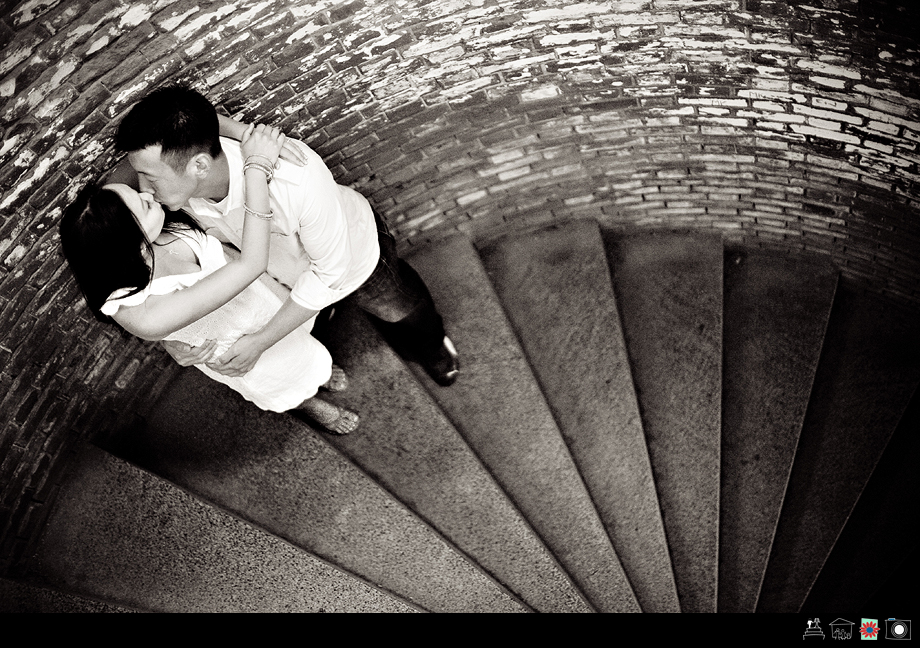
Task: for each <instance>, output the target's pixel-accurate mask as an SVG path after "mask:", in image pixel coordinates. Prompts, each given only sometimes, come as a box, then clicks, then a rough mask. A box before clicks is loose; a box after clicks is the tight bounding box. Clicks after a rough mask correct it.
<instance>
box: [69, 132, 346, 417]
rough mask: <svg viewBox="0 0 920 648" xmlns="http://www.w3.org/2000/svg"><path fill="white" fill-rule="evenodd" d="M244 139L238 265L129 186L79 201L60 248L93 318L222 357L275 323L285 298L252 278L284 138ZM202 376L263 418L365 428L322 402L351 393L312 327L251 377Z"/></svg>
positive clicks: (89, 193)
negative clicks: (211, 345) (283, 416)
mask: <svg viewBox="0 0 920 648" xmlns="http://www.w3.org/2000/svg"><path fill="white" fill-rule="evenodd" d="M241 140H242V151H243V155H244V159H245V160H246V164H245V171H244V173H245V183H246V199H245V206H246V220H245V225H244V229H243V245H242V250H241V254H240V257H239V258H238V259H234V260H231V261H230V262H227V260H226V258H225V257H224V253H223V248H222V246H221V244H220V242H219V241H218V240H217V239H215V238H213V237H211V236H208V235H206V234H205V233H204V232H203V231H202V230H201V228H200V227H198V225H197V224H196V223H195V222H194V221H192V220H191V218H189V217H188V216H187V215H185V214H184V213H181V212H169V213H167V212H166V211H165V210H164V209H163V208H162V207H161V206H160V205H159V204H158V203H156V202H154V201H153V199H152V197H151V196H150V195H149V194H144V193H138V192H137V191H135V190H134V189H132V188H131V187H129V186H127V185H124V184H108V185H105V186H104V187H102V188H96V187H88V188H87V189H85V190H84V191H83V192H81V194H80V195H79V196H78V198H77V200H76V201H75V203H74V204H73V205H71V206H70V207H69V208H68V209H67V211H66V213H65V215H64V218H63V219H62V221H61V243H62V246H63V248H64V254H65V256H66V257H67V260H68V262H69V263H70V266H71V268H72V269H73V271H74V274H75V276H76V278H77V283H78V284H79V285H80V288H81V290H82V291H83V294H84V296H85V298H86V301H87V304H88V305H89V307H90V309H92V310H93V311H94V312H95V313H96V314H97V315H100V316H108V317H111V318H112V319H113V320H114V321H115V322H117V323H118V324H119V325H120V326H122V328H124V329H125V330H127V331H128V332H130V333H132V334H134V335H137V336H138V337H141V338H143V339H145V340H178V341H181V342H184V343H187V344H190V345H192V346H197V345H200V344H202V343H204V341H205V340H214V341H216V343H217V347H218V348H217V351H216V353H215V354H214V356H215V357H216V356H219V355H220V354H221V353H223V352H224V351H225V350H226V349H227V348H229V347H230V346H231V345H232V344H233V342H234V341H236V340H237V339H238V338H239V337H241V336H242V335H245V334H248V333H253V332H255V331H258V330H259V329H260V328H261V327H262V326H264V325H265V323H266V322H268V320H269V319H271V317H272V316H273V315H274V314H275V312H276V311H277V310H278V308H279V307H280V306H281V300H280V299H279V298H278V297H277V296H275V294H274V293H273V292H272V291H271V290H270V289H269V288H268V287H267V286H265V285H263V284H262V283H261V282H259V281H256V279H257V278H258V277H259V275H260V274H262V273H263V272H264V271H265V269H266V267H267V265H268V249H269V241H270V237H271V208H270V203H269V194H268V182H269V180H270V174H271V173H272V167H273V165H274V164H275V162H276V161H277V159H278V156H279V153H280V151H281V149H282V147H283V144H284V135H283V134H282V133H281V132H280V131H279V130H278V129H275V128H271V127H267V126H262V125H259V126H249V127H248V128H246V130H245V132H244V133H243V135H242V137H241ZM196 366H197V367H198V368H199V369H201V370H202V371H204V372H205V373H206V374H207V375H208V376H210V377H211V378H213V379H215V380H218V381H220V382H222V383H224V384H226V385H228V386H229V387H231V388H233V389H235V390H236V391H238V392H239V393H240V394H242V395H243V396H244V397H245V398H246V399H248V400H250V401H252V402H254V403H255V404H256V405H258V406H259V407H261V408H262V409H265V410H270V411H276V412H280V411H287V410H291V409H300V410H302V411H304V412H305V413H306V414H307V415H308V416H310V417H311V418H313V419H314V420H315V421H317V423H319V424H320V425H322V426H323V427H325V428H326V429H327V430H329V431H330V432H333V433H335V434H348V433H350V432H352V431H354V430H355V429H356V427H357V425H358V416H357V414H355V413H354V412H350V411H348V410H344V409H342V408H339V407H337V406H335V405H333V404H331V403H328V402H326V401H323V400H321V399H319V398H316V397H315V394H316V391H317V389H318V388H320V387H324V388H326V389H328V390H330V391H338V390H339V389H342V388H344V385H345V376H344V373H343V372H342V371H341V369H339V368H337V367H334V366H333V365H332V359H331V357H330V356H329V352H328V351H327V350H326V348H325V347H323V345H322V344H320V343H319V342H318V341H317V340H316V339H315V338H313V337H312V336H311V335H310V328H309V323H308V324H306V325H304V326H302V327H300V328H298V329H296V330H295V331H294V332H292V333H291V334H290V335H288V336H287V337H285V338H284V339H282V340H281V341H280V342H278V343H277V344H276V345H275V346H273V347H271V348H270V349H269V350H268V351H266V353H265V354H263V356H262V358H261V359H260V360H259V362H258V363H256V366H255V367H254V368H253V369H252V370H251V371H249V372H248V373H247V374H245V375H243V376H240V377H228V376H223V375H221V374H219V373H217V372H214V371H212V370H211V369H209V368H208V367H207V366H206V365H196Z"/></svg>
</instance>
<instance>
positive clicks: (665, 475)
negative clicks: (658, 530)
mask: <svg viewBox="0 0 920 648" xmlns="http://www.w3.org/2000/svg"><path fill="white" fill-rule="evenodd" d="M605 243H606V244H607V249H608V257H609V258H610V261H611V275H612V278H613V285H614V291H615V293H616V299H617V305H618V307H619V310H620V316H621V317H622V318H623V333H624V337H625V339H626V348H627V350H628V352H629V358H630V364H631V366H632V371H633V381H634V384H635V387H636V395H637V397H638V400H639V408H640V411H641V413H642V424H643V428H644V430H645V436H646V441H647V443H648V449H649V456H650V458H651V461H652V469H653V472H654V475H655V485H656V488H657V491H658V501H659V503H660V504H661V511H662V517H663V519H664V528H665V531H666V533H667V536H668V546H669V548H670V550H671V561H672V564H673V567H674V576H675V579H676V581H677V592H678V595H679V597H680V605H681V609H682V610H683V611H684V612H715V610H716V584H717V579H718V541H719V461H720V460H719V450H720V436H721V423H720V421H721V407H722V403H721V387H722V255H723V250H722V241H721V240H720V239H719V238H718V237H710V236H704V235H690V234H686V235H685V234H646V235H638V236H631V237H625V238H622V237H617V236H615V235H611V234H608V235H606V236H605Z"/></svg>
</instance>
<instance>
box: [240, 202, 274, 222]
mask: <svg viewBox="0 0 920 648" xmlns="http://www.w3.org/2000/svg"><path fill="white" fill-rule="evenodd" d="M243 210H244V211H245V212H246V215H247V216H249V215H250V214H251V215H253V216H255V217H256V218H261V219H262V220H271V219H272V216H273V214H272V210H271V209H269V210H268V213H267V214H263V213H262V212H257V211H255V210H254V209H250V208H249V207H247V206H246V203H243Z"/></svg>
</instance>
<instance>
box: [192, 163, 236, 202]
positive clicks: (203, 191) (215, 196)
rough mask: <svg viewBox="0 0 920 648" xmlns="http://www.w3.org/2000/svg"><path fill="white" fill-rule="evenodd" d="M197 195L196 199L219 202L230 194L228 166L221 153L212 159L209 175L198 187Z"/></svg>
mask: <svg viewBox="0 0 920 648" xmlns="http://www.w3.org/2000/svg"><path fill="white" fill-rule="evenodd" d="M197 193H198V196H197V197H198V198H206V199H208V200H213V201H214V202H220V201H221V200H223V199H224V198H226V197H227V194H229V193H230V165H229V163H228V162H227V156H226V155H225V154H224V153H223V152H221V154H220V155H219V156H218V157H216V158H214V164H213V166H212V167H211V173H209V174H208V177H207V178H205V180H204V182H202V184H201V185H200V186H199V189H198V192H197Z"/></svg>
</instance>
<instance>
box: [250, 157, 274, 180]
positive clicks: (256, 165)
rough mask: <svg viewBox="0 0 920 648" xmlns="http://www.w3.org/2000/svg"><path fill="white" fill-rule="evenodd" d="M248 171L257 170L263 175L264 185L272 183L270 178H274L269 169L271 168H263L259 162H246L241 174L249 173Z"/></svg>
mask: <svg viewBox="0 0 920 648" xmlns="http://www.w3.org/2000/svg"><path fill="white" fill-rule="evenodd" d="M249 169H258V170H259V171H261V172H262V173H264V174H265V182H266V184H270V183H271V181H272V178H274V177H275V172H274V171H273V170H272V169H271V167H268V166H265V165H264V164H262V163H261V162H247V163H246V165H245V166H244V167H243V173H246V172H247V171H249Z"/></svg>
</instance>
